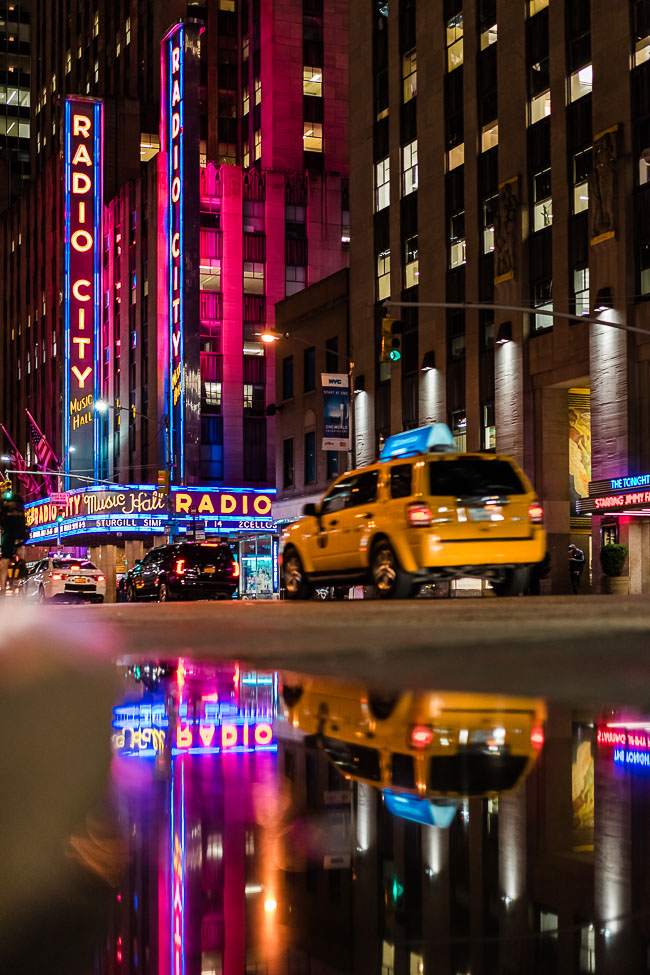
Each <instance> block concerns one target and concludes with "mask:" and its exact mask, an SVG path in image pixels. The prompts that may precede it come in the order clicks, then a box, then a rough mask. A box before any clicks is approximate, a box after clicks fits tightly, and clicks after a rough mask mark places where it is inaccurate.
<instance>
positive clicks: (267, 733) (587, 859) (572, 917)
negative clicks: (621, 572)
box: [0, 598, 650, 975]
mask: <svg viewBox="0 0 650 975" xmlns="http://www.w3.org/2000/svg"><path fill="white" fill-rule="evenodd" d="M458 604H461V601H460V600H459V601H458ZM458 604H454V603H451V602H449V603H440V602H438V601H431V604H428V603H425V604H421V603H417V604H414V603H404V604H394V605H391V606H388V607H387V606H384V605H383V604H378V603H374V604H371V603H368V604H360V605H354V604H350V605H348V604H345V603H344V604H337V605H336V606H333V605H332V604H324V605H318V604H308V605H306V606H304V607H303V606H298V607H295V606H286V605H282V604H275V605H270V606H262V605H255V604H251V605H245V604H244V605H241V606H237V605H233V606H229V605H226V606H224V605H219V606H203V605H200V604H199V605H197V604H191V605H187V606H178V605H173V606H163V607H159V606H152V607H148V606H144V607H130V606H128V607H104V608H101V607H96V608H93V609H92V610H91V611H86V610H81V611H80V610H79V609H73V608H70V609H68V608H62V609H57V610H56V611H51V612H47V611H44V612H43V613H38V614H31V613H30V614H27V615H24V616H22V617H21V616H20V614H18V615H14V616H13V617H12V619H11V620H10V619H8V618H5V626H4V628H3V636H2V637H0V641H2V642H0V646H1V647H2V650H3V654H4V658H5V671H4V673H5V679H4V681H3V686H2V688H1V692H2V698H1V701H0V703H1V705H2V707H1V708H0V714H1V715H2V729H3V733H4V736H5V749H4V752H3V756H2V759H1V760H0V776H1V777H2V781H3V794H4V800H3V804H2V810H1V812H0V835H2V837H3V839H2V850H1V851H0V856H1V857H2V862H3V864H4V870H3V873H4V876H5V882H4V883H3V885H2V893H1V894H0V971H2V972H5V971H7V972H12V973H13V972H32V971H34V972H36V971H39V972H42V971H48V972H61V973H63V972H66V973H70V975H77V973H79V975H81V973H84V975H85V973H86V972H88V973H91V972H92V973H98V975H104V973H110V975H113V973H114V975H123V973H134V975H135V973H143V975H145V973H146V975H148V973H157V975H181V973H186V975H210V973H214V975H235V973H236V975H240V973H251V975H253V973H255V975H257V973H268V975H276V973H277V975H303V973H304V975H344V973H350V975H352V973H362V975H363V973H368V975H370V973H372V975H429V973H431V975H434V973H436V975H437V973H445V975H447V973H449V975H465V973H469V972H471V973H472V975H477V973H484V975H492V973H504V975H510V973H512V975H514V973H522V975H523V973H540V975H541V973H544V975H546V973H554V972H555V973H558V975H563V973H569V972H576V973H580V972H606V973H609V972H612V973H614V972H616V973H617V975H618V973H627V972H630V973H639V972H644V971H647V970H649V969H648V958H649V957H650V956H649V949H650V869H649V868H650V833H649V832H648V827H647V821H648V817H647V813H648V810H649V809H650V706H649V704H648V701H649V700H650V699H649V698H648V694H647V691H646V688H645V679H646V674H647V670H648V668H647V661H646V657H647V648H648V641H647V638H645V632H646V628H647V624H648V622H650V610H648V608H647V607H646V605H645V601H642V600H639V599H633V598H631V599H627V600H617V599H612V600H609V601H607V602H605V601H600V600H594V599H589V598H586V599H580V598H577V599H567V600H545V599H543V598H539V599H519V600H507V601H501V600H499V601H496V600H490V601H488V600H482V601H473V600H467V601H462V604H461V605H458ZM602 606H604V607H605V608H604V609H601V607H602ZM613 607H616V612H612V609H613ZM97 609H100V610H101V612H99V613H97V612H96V610H97ZM576 613H578V616H580V615H581V614H582V616H583V617H584V618H583V619H582V629H581V631H580V633H578V631H579V627H578V622H579V620H577V619H576V616H575V614H576ZM428 631H430V632H429V633H428ZM427 634H428V635H427ZM226 647H228V648H229V652H228V653H226V652H225V650H226ZM245 647H246V648H247V652H244V648H245ZM171 648H175V649H174V652H170V649H171ZM181 650H182V651H183V652H181ZM644 650H645V653H644Z"/></svg>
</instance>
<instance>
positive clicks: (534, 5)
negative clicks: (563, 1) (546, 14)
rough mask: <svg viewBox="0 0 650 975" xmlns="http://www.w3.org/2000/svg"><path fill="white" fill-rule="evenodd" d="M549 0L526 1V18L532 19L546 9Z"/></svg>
mask: <svg viewBox="0 0 650 975" xmlns="http://www.w3.org/2000/svg"><path fill="white" fill-rule="evenodd" d="M548 4H549V0H528V16H529V17H534V16H535V14H538V13H539V12H540V10H543V9H544V7H548Z"/></svg>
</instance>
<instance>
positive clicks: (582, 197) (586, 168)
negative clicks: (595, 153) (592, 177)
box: [573, 147, 591, 213]
mask: <svg viewBox="0 0 650 975" xmlns="http://www.w3.org/2000/svg"><path fill="white" fill-rule="evenodd" d="M590 172H591V147H589V149H583V150H582V152H577V153H576V154H575V156H574V157H573V212H574V213H582V211H583V210H587V209H588V208H589V181H588V177H589V173H590Z"/></svg>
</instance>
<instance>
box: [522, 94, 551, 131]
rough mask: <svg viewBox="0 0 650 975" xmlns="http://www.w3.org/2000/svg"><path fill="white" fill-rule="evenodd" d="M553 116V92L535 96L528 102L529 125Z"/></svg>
mask: <svg viewBox="0 0 650 975" xmlns="http://www.w3.org/2000/svg"><path fill="white" fill-rule="evenodd" d="M550 114H551V92H550V90H549V89H547V90H546V91H542V92H541V93H540V94H539V95H535V96H534V97H533V98H531V99H530V101H529V102H528V124H529V125H534V124H535V122H539V121H541V119H543V118H546V117H547V116H548V115H550Z"/></svg>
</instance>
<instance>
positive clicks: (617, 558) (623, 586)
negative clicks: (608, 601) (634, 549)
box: [600, 545, 630, 596]
mask: <svg viewBox="0 0 650 975" xmlns="http://www.w3.org/2000/svg"><path fill="white" fill-rule="evenodd" d="M627 551H628V550H627V546H626V545H603V547H602V548H601V550H600V566H601V568H602V570H603V573H604V578H603V592H604V593H609V594H610V595H612V596H614V595H617V596H625V595H627V593H628V592H629V591H630V580H629V578H628V577H627V576H624V575H623V566H624V565H625V560H626V558H627Z"/></svg>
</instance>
